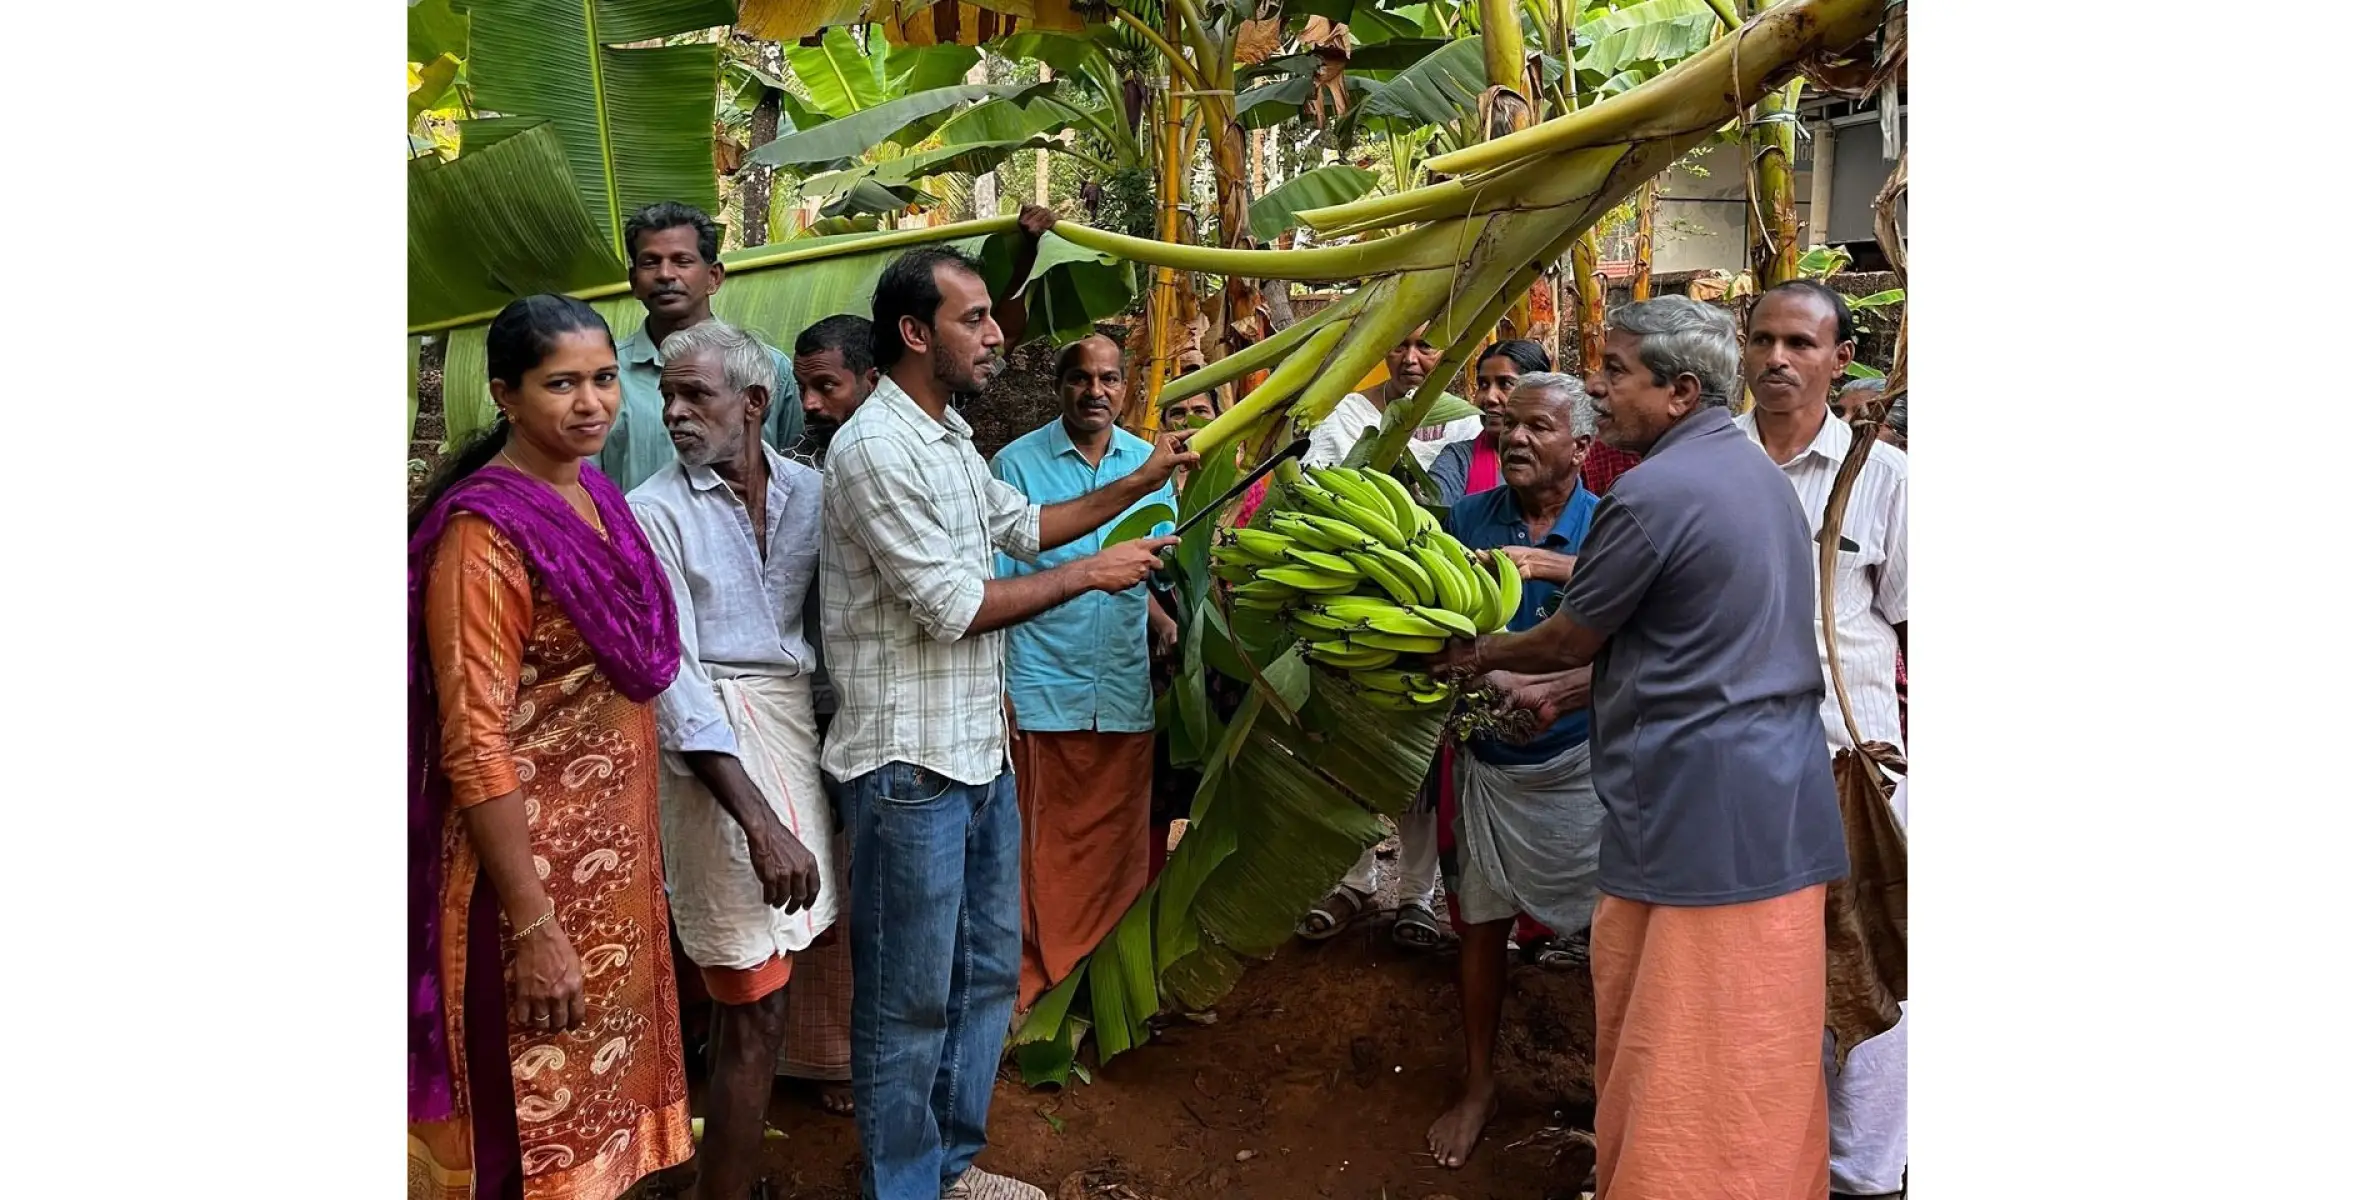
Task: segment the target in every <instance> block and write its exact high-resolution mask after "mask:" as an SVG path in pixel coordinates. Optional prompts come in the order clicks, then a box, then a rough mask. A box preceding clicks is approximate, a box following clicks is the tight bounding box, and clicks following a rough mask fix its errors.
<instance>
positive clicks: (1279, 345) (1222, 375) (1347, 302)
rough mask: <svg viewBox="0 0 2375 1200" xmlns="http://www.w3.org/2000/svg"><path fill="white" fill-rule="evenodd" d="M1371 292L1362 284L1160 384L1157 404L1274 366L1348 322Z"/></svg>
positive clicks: (1369, 288)
mask: <svg viewBox="0 0 2375 1200" xmlns="http://www.w3.org/2000/svg"><path fill="white" fill-rule="evenodd" d="M1373 290H1375V285H1373V284H1363V285H1361V286H1360V287H1359V288H1356V289H1354V290H1353V291H1351V292H1349V293H1346V294H1345V295H1343V296H1341V297H1339V298H1337V299H1336V300H1335V301H1334V302H1332V303H1330V304H1329V305H1328V306H1327V307H1326V308H1323V309H1321V310H1319V311H1318V312H1315V313H1313V314H1311V315H1310V316H1308V317H1305V318H1303V319H1302V320H1300V321H1297V322H1295V323H1294V324H1292V325H1289V326H1287V327H1286V328H1284V329H1281V330H1279V331H1278V332H1276V333H1273V334H1271V335H1270V336H1269V337H1266V338H1263V339H1262V340H1261V341H1258V342H1255V343H1254V344H1253V345H1251V346H1247V347H1246V348H1245V349H1243V350H1240V351H1238V352H1237V353H1235V354H1232V355H1230V356H1228V357H1227V358H1224V359H1222V360H1220V361H1219V362H1216V363H1213V364H1211V365H1210V366H1204V367H1198V368H1197V369H1195V370H1193V371H1190V372H1188V373H1187V374H1185V375H1182V376H1180V377H1179V378H1177V379H1174V380H1172V381H1171V382H1170V383H1167V384H1165V385H1163V391H1162V395H1161V397H1160V400H1159V404H1170V403H1171V402H1172V401H1175V400H1178V399H1180V398H1181V397H1183V396H1193V395H1195V394H1196V393H1198V392H1203V391H1209V390H1211V389H1212V388H1215V387H1218V386H1220V385H1221V384H1224V383H1227V382H1229V381H1231V380H1233V379H1239V378H1243V377H1244V376H1246V375H1250V374H1252V373H1253V372H1255V371H1266V370H1269V369H1270V368H1271V367H1275V366H1277V365H1278V364H1279V363H1280V362H1282V361H1284V360H1285V358H1286V356H1287V355H1289V354H1291V353H1293V352H1294V350H1295V348H1296V347H1298V346H1300V345H1302V344H1303V343H1304V342H1305V341H1306V340H1308V339H1309V338H1310V337H1311V335H1313V334H1315V333H1317V332H1319V331H1320V330H1321V329H1324V328H1326V327H1327V326H1330V325H1334V324H1338V323H1340V322H1344V321H1349V320H1351V319H1352V315H1353V309H1354V306H1355V304H1356V302H1358V301H1359V300H1361V299H1362V298H1363V297H1365V296H1367V295H1368V294H1369V293H1370V292H1371V291H1373Z"/></svg>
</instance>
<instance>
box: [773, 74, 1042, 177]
mask: <svg viewBox="0 0 2375 1200" xmlns="http://www.w3.org/2000/svg"><path fill="white" fill-rule="evenodd" d="M1039 86H1040V85H1039V84H1038V83H1036V82H1031V83H1009V84H996V85H992V84H986V83H965V84H958V85H956V86H955V87H940V88H930V89H928V90H925V91H921V92H915V93H911V94H909V95H905V96H899V97H896V98H894V99H891V100H886V101H884V102H883V103H880V104H877V105H874V106H873V107H871V108H866V109H862V110H860V111H858V112H855V113H852V114H850V115H849V116H846V117H841V118H838V119H836V120H832V121H827V122H825V123H824V124H822V125H819V126H816V127H815V128H813V129H803V130H800V131H799V132H797V133H794V134H791V135H789V136H787V137H780V138H777V139H775V140H774V141H772V142H769V143H767V144H766V145H764V146H761V147H759V148H758V149H756V150H753V151H751V152H750V154H749V155H748V156H747V157H746V158H744V160H743V161H744V162H746V163H756V164H758V165H760V166H769V167H787V166H788V167H815V166H825V165H829V164H833V163H841V162H851V161H855V160H857V159H859V158H862V157H864V156H865V154H866V152H867V151H869V150H873V149H875V148H877V147H879V146H881V145H883V144H884V143H886V142H888V141H890V140H892V139H893V138H894V137H895V136H898V135H900V134H901V133H902V132H903V131H906V130H908V129H909V128H910V127H911V126H917V125H929V124H930V123H931V122H932V121H933V120H935V119H936V118H940V117H943V116H945V115H946V114H949V113H952V112H954V111H955V110H957V109H959V108H961V107H962V106H964V105H967V104H971V103H972V102H974V101H976V100H980V99H982V98H984V97H990V96H995V97H998V98H1000V99H1011V98H1013V97H1015V96H1019V95H1021V94H1023V93H1024V92H1027V91H1030V90H1031V89H1033V88H1036V87H1039Z"/></svg>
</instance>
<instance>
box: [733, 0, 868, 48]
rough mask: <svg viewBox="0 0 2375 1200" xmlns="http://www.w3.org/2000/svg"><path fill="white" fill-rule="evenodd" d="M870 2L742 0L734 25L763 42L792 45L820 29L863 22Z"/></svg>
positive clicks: (864, 0)
mask: <svg viewBox="0 0 2375 1200" xmlns="http://www.w3.org/2000/svg"><path fill="white" fill-rule="evenodd" d="M870 7H872V0H742V11H741V12H740V13H739V14H738V15H737V16H736V18H735V23H736V24H737V25H739V26H740V27H741V29H742V31H743V32H744V33H747V34H749V35H751V36H752V37H754V38H758V39H759V40H761V41H766V42H796V41H799V40H800V39H802V38H805V37H808V36H809V35H811V34H814V33H815V32H816V31H818V30H820V29H830V28H832V27H834V26H836V25H856V24H859V23H860V22H863V21H865V20H866V19H867V16H866V12H867V9H868V8H870Z"/></svg>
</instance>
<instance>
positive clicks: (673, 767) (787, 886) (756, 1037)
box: [627, 321, 841, 1200]
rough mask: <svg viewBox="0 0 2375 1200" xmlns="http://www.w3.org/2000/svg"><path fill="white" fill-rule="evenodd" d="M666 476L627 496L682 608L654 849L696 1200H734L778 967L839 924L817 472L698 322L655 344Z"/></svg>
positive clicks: (773, 1041)
mask: <svg viewBox="0 0 2375 1200" xmlns="http://www.w3.org/2000/svg"><path fill="white" fill-rule="evenodd" d="M660 355H661V362H662V366H661V371H660V394H661V396H662V397H663V398H664V400H665V403H664V406H663V408H662V410H661V411H662V414H663V419H664V420H665V421H666V424H667V428H668V438H669V441H670V442H671V443H672V444H673V445H674V446H675V448H676V461H675V462H674V463H672V464H670V465H668V466H667V467H665V468H662V469H661V470H660V471H658V472H656V473H655V474H653V475H652V477H651V478H650V479H648V480H646V481H645V482H644V484H643V485H642V486H641V487H638V488H636V489H635V491H634V492H633V493H632V494H630V495H629V496H628V497H627V503H628V506H629V507H630V508H632V509H633V510H634V513H635V520H636V523H637V524H639V525H641V526H642V527H643V532H644V535H645V536H646V537H647V538H649V539H650V541H651V547H652V551H653V553H654V554H655V555H656V556H657V557H658V558H659V560H660V565H661V567H662V568H663V569H664V570H665V571H666V572H667V573H668V582H669V584H670V586H671V588H672V589H673V590H674V592H675V597H676V624H677V637H678V640H679V642H680V644H681V646H682V655H683V657H682V661H681V665H679V667H678V668H677V672H676V679H675V681H674V682H672V683H670V684H669V685H668V689H667V690H666V691H664V692H662V693H661V694H660V697H659V700H658V703H657V706H656V708H657V712H656V715H657V718H658V724H659V734H660V749H661V752H662V754H661V759H662V762H663V763H664V764H665V769H664V770H663V771H662V772H661V775H660V848H661V853H662V855H663V856H664V858H665V860H666V869H667V876H668V887H669V896H668V901H669V909H670V912H671V914H672V915H673V917H674V919H675V925H676V931H677V933H678V935H679V937H680V938H681V940H682V942H683V944H684V950H685V955H686V957H688V958H690V959H691V960H692V961H693V964H694V965H695V966H697V967H699V968H700V970H701V982H702V985H703V987H704V988H706V989H707V991H708V993H709V996H710V998H711V1000H713V1001H714V1002H715V1004H716V1007H717V1012H718V1023H717V1034H716V1040H715V1042H714V1043H713V1048H712V1058H713V1063H712V1068H711V1074H710V1080H709V1101H708V1104H707V1105H706V1111H707V1116H708V1121H709V1127H708V1130H707V1135H706V1136H705V1137H703V1138H702V1140H701V1151H700V1158H699V1171H700V1174H699V1179H698V1182H697V1184H696V1185H695V1186H696V1190H695V1193H694V1194H695V1196H696V1197H698V1198H699V1200H746V1197H747V1196H748V1195H749V1192H750V1188H751V1184H752V1183H753V1182H754V1181H755V1180H756V1178H757V1174H758V1165H759V1163H758V1157H759V1150H760V1140H761V1137H762V1135H763V1131H764V1129H765V1118H766V1110H767V1100H768V1097H769V1094H770V1092H771V1091H772V1084H773V1081H774V1078H775V1064H776V1059H777V1056H778V1054H779V1053H780V1051H781V1047H782V1044H783V1037H784V1029H785V1023H786V1016H787V1012H788V1008H789V1000H790V992H789V991H788V990H787V986H786V985H787V984H788V983H789V982H790V980H791V970H792V959H791V956H792V955H793V954H795V953H798V952H801V951H804V950H806V949H807V948H809V947H810V946H811V945H813V944H814V943H815V941H816V939H817V938H818V937H820V936H821V935H823V934H824V933H825V932H826V931H827V930H828V929H830V928H831V927H832V925H833V922H834V919H835V917H836V916H838V914H839V910H840V887H839V879H840V878H841V876H840V873H839V872H837V871H835V870H834V869H833V864H832V863H831V862H830V861H826V862H822V863H820V862H819V861H818V859H819V858H820V857H822V858H825V859H828V860H829V859H830V858H831V857H832V853H833V851H832V817H831V813H830V810H829V809H828V807H827V805H826V802H825V796H824V789H823V783H822V776H821V775H820V773H819V769H818V753H819V745H818V740H817V730H816V715H815V710H814V699H813V695H812V681H813V677H814V675H815V672H816V668H817V658H818V654H817V647H816V643H815V641H814V639H813V634H812V633H811V632H810V630H811V629H812V628H813V626H812V625H811V624H810V623H809V617H810V610H811V609H812V608H813V606H814V605H815V603H816V576H817V555H818V540H817V538H818V530H819V522H820V519H821V507H820V506H821V504H822V499H823V489H822V481H821V479H820V477H819V476H818V474H817V473H816V471H814V470H812V469H810V468H809V467H807V466H804V465H802V464H800V463H797V462H794V461H793V460H791V459H789V458H786V457H784V456H783V455H782V454H781V453H779V452H777V450H776V449H775V448H774V447H773V446H770V445H768V444H767V440H766V435H765V431H766V428H767V413H768V409H769V407H770V406H771V405H772V404H773V403H774V402H775V400H776V397H775V395H774V384H775V380H776V364H775V362H774V361H773V358H772V356H771V354H770V352H769V351H768V349H767V347H766V346H765V345H764V344H763V343H761V342H760V341H759V340H758V339H757V338H755V337H752V336H751V335H750V334H748V333H745V332H743V331H741V330H739V329H735V328H733V327H731V326H728V325H726V324H724V323H722V322H718V321H708V322H704V323H702V324H699V325H695V326H692V327H691V328H688V329H683V330H680V331H678V332H676V333H673V334H671V335H669V337H668V339H667V340H666V341H665V342H663V343H662V344H661V347H660Z"/></svg>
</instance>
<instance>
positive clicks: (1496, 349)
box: [1476, 338, 1550, 375]
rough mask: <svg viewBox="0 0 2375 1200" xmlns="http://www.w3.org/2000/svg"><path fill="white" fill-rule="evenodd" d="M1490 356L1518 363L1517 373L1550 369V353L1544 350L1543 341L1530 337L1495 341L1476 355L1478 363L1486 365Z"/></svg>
mask: <svg viewBox="0 0 2375 1200" xmlns="http://www.w3.org/2000/svg"><path fill="white" fill-rule="evenodd" d="M1488 358H1506V359H1508V360H1509V361H1510V362H1512V363H1514V364H1516V366H1517V373H1518V374H1520V375H1531V374H1533V373H1535V372H1537V371H1548V370H1550V355H1548V354H1546V353H1544V352H1543V350H1542V343H1540V342H1536V341H1533V340H1531V339H1528V338H1511V339H1509V340H1508V341H1506V342H1494V343H1493V344H1492V345H1490V346H1486V347H1485V348H1484V352H1483V353H1482V354H1479V355H1477V356H1476V363H1477V365H1478V366H1482V365H1484V360H1486V359H1488Z"/></svg>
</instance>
